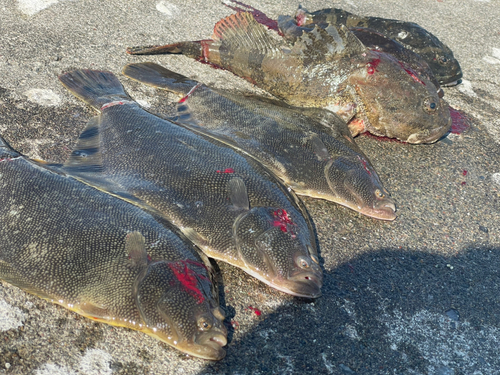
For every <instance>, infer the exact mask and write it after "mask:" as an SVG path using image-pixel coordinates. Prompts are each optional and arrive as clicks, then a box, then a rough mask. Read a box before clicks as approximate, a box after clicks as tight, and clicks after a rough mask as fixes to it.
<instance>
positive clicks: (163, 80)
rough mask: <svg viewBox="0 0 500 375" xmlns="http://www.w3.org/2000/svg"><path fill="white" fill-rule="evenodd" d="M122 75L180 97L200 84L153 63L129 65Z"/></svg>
mask: <svg viewBox="0 0 500 375" xmlns="http://www.w3.org/2000/svg"><path fill="white" fill-rule="evenodd" d="M122 73H123V75H125V76H126V77H129V78H132V79H134V80H136V81H139V82H141V83H144V84H146V85H149V86H153V87H158V88H161V89H165V90H168V91H172V92H174V93H176V94H180V95H186V94H187V93H189V91H190V90H191V89H192V88H193V87H194V86H196V85H197V84H198V82H197V81H193V80H191V79H189V78H187V77H185V76H183V75H181V74H178V73H175V72H172V71H171V70H168V69H166V68H164V67H162V66H160V65H158V64H155V63H152V62H145V63H137V64H128V65H126V66H125V67H124V68H123V71H122Z"/></svg>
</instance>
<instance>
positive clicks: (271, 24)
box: [224, 0, 283, 36]
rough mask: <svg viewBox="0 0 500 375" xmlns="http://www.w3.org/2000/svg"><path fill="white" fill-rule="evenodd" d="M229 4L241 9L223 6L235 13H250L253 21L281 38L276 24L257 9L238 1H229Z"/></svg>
mask: <svg viewBox="0 0 500 375" xmlns="http://www.w3.org/2000/svg"><path fill="white" fill-rule="evenodd" d="M231 2H232V3H234V4H238V5H240V6H242V7H243V8H240V7H237V6H231V5H228V4H224V5H225V6H227V7H228V8H231V9H232V10H235V11H237V12H250V13H252V15H253V18H255V20H256V21H257V22H258V23H260V24H261V25H264V26H266V27H267V28H268V29H271V30H274V31H277V32H278V34H279V35H281V36H283V34H282V33H281V31H280V30H279V28H278V22H277V21H275V20H273V19H271V18H269V17H268V16H267V15H266V14H265V13H264V12H262V11H260V10H258V9H255V8H254V7H252V6H250V5H246V4H245V3H242V2H240V1H236V0H231Z"/></svg>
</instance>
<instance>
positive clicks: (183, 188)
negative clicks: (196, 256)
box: [59, 70, 323, 298]
mask: <svg viewBox="0 0 500 375" xmlns="http://www.w3.org/2000/svg"><path fill="white" fill-rule="evenodd" d="M59 79H60V81H61V82H62V84H63V85H64V86H65V87H66V88H67V89H68V90H69V91H70V92H71V93H72V94H74V95H75V96H76V97H78V98H79V99H81V100H83V101H84V102H85V103H87V104H89V105H90V106H91V107H93V108H94V109H96V110H97V111H99V112H100V115H99V116H97V117H95V118H93V119H91V120H90V121H89V123H88V125H87V127H86V129H85V130H84V131H83V132H82V133H81V135H80V138H79V141H78V143H77V146H76V148H75V150H74V151H73V153H72V154H71V156H70V158H69V159H68V160H67V161H66V162H65V163H64V165H63V167H62V170H63V171H65V172H66V173H68V174H70V175H72V176H75V177H76V178H79V179H82V180H83V181H86V182H87V183H90V184H92V185H93V186H96V187H98V188H100V189H102V190H104V191H107V192H108V193H110V194H113V195H115V196H118V197H122V199H126V200H127V199H128V196H133V197H134V198H135V199H137V200H139V201H142V202H144V203H145V204H147V205H148V206H151V207H153V208H154V209H155V210H157V211H159V212H160V213H161V215H162V216H163V218H164V219H166V220H168V221H169V222H170V223H172V225H174V226H175V227H177V228H178V229H179V230H180V231H181V233H183V234H184V235H185V236H186V237H187V238H188V239H189V240H190V241H191V242H193V243H194V244H195V245H197V246H198V247H199V248H200V250H201V251H203V252H204V253H205V255H206V256H208V257H210V258H214V259H218V260H221V261H224V262H227V263H229V264H231V265H233V266H236V267H238V268H241V269H242V270H244V271H245V272H247V273H248V274H250V275H252V276H254V277H256V278H257V279H259V280H261V281H262V282H264V283H266V284H267V285H269V286H271V287H273V288H275V289H278V290H280V291H282V292H285V293H288V294H291V295H294V296H299V297H306V298H317V297H319V296H320V295H321V285H322V278H323V273H322V270H321V268H320V266H319V258H318V251H317V248H316V238H315V235H314V231H313V226H312V223H311V221H310V217H309V215H308V214H307V210H306V209H305V207H304V205H303V203H302V202H301V201H300V200H299V198H298V197H297V196H296V195H295V194H293V193H292V192H290V191H288V189H287V188H286V187H285V186H284V185H283V184H281V182H280V181H279V180H278V179H277V178H276V177H275V176H274V175H273V174H272V173H271V172H270V171H269V170H268V169H266V168H264V167H263V166H262V165H261V164H260V163H257V162H256V161H254V160H253V159H252V158H248V159H247V158H245V157H244V156H242V155H240V154H238V153H237V152H235V151H234V150H233V149H231V148H230V147H229V146H225V145H223V144H222V143H220V142H215V141H214V140H208V139H205V138H204V137H202V136H200V135H197V134H195V133H193V132H191V131H189V130H187V129H185V128H183V127H180V126H178V125H176V124H175V123H173V122H172V121H168V120H165V119H161V118H159V117H157V116H154V115H152V114H150V113H148V112H147V111H145V110H144V109H142V108H141V107H140V106H139V105H138V104H137V103H136V102H134V101H133V100H132V99H131V98H130V97H129V96H128V94H126V92H125V90H124V88H123V86H122V85H121V83H120V81H119V80H118V79H117V78H116V76H115V75H114V74H113V73H111V72H105V71H95V70H75V71H72V72H68V73H65V74H63V75H61V76H60V77H59ZM131 202H132V203H136V202H134V201H131ZM139 206H140V204H139Z"/></svg>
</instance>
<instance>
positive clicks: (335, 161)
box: [122, 63, 396, 220]
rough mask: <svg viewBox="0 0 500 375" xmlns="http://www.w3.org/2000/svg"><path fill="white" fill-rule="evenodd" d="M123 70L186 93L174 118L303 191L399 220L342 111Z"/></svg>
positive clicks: (147, 66) (147, 69) (165, 73)
mask: <svg viewBox="0 0 500 375" xmlns="http://www.w3.org/2000/svg"><path fill="white" fill-rule="evenodd" d="M122 73H123V75H125V76H126V77H129V78H132V79H134V80H136V81H139V82H142V83H144V84H147V85H150V86H153V87H157V88H161V89H165V90H168V91H171V92H174V93H176V94H178V95H179V96H180V101H179V102H178V103H177V114H176V116H175V117H172V118H171V119H172V121H174V122H176V123H178V124H182V125H184V126H186V127H187V128H188V129H190V130H192V131H194V132H196V133H199V134H203V135H207V136H209V137H213V138H215V139H216V140H218V141H221V142H223V143H225V144H227V145H229V146H231V147H233V148H235V149H238V150H240V151H243V152H245V153H247V154H248V155H250V156H253V157H255V159H256V160H258V161H260V162H261V163H263V164H264V165H265V166H266V167H268V168H269V169H270V170H271V171H272V172H273V173H274V174H275V175H276V176H278V177H279V178H280V179H281V180H282V182H283V183H284V184H285V185H286V186H289V187H291V188H292V190H294V191H295V193H296V194H298V195H305V196H310V197H314V198H321V199H326V200H328V201H331V202H335V203H338V204H341V205H343V206H346V207H348V208H351V209H353V210H355V211H357V212H360V213H362V214H364V215H367V216H370V217H373V218H376V219H381V220H394V219H395V218H396V214H395V211H396V206H395V202H394V200H393V199H392V198H391V196H390V194H389V192H388V191H387V190H386V189H385V188H384V187H383V185H382V182H381V181H380V179H379V177H378V175H377V172H376V171H375V169H374V168H373V166H372V165H371V163H370V162H369V160H368V158H367V157H366V156H365V155H364V154H363V152H362V151H361V150H360V149H359V147H358V146H357V145H356V143H355V142H354V140H353V139H352V137H351V134H350V132H349V129H348V128H347V124H346V123H345V122H344V121H343V120H342V119H340V118H339V117H338V116H336V115H335V114H334V113H332V112H330V111H328V110H325V109H321V108H310V109H303V108H295V107H291V106H287V105H286V104H284V103H282V102H276V101H271V100H269V99H264V98H260V97H257V96H240V95H237V94H235V93H232V92H226V91H222V90H216V89H212V88H210V87H207V86H205V85H203V84H202V83H200V82H197V81H195V80H193V79H189V78H187V77H185V76H183V75H181V74H178V73H175V72H172V71H170V70H168V69H166V68H163V67H162V66H160V65H158V64H154V63H137V64H128V65H127V66H125V68H124V69H123V72H122ZM306 114H310V115H306Z"/></svg>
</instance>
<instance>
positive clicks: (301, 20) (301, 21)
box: [295, 12, 306, 26]
mask: <svg viewBox="0 0 500 375" xmlns="http://www.w3.org/2000/svg"><path fill="white" fill-rule="evenodd" d="M295 21H296V22H297V26H302V25H304V23H305V22H306V14H305V13H304V12H300V13H298V14H297V16H296V17H295Z"/></svg>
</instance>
